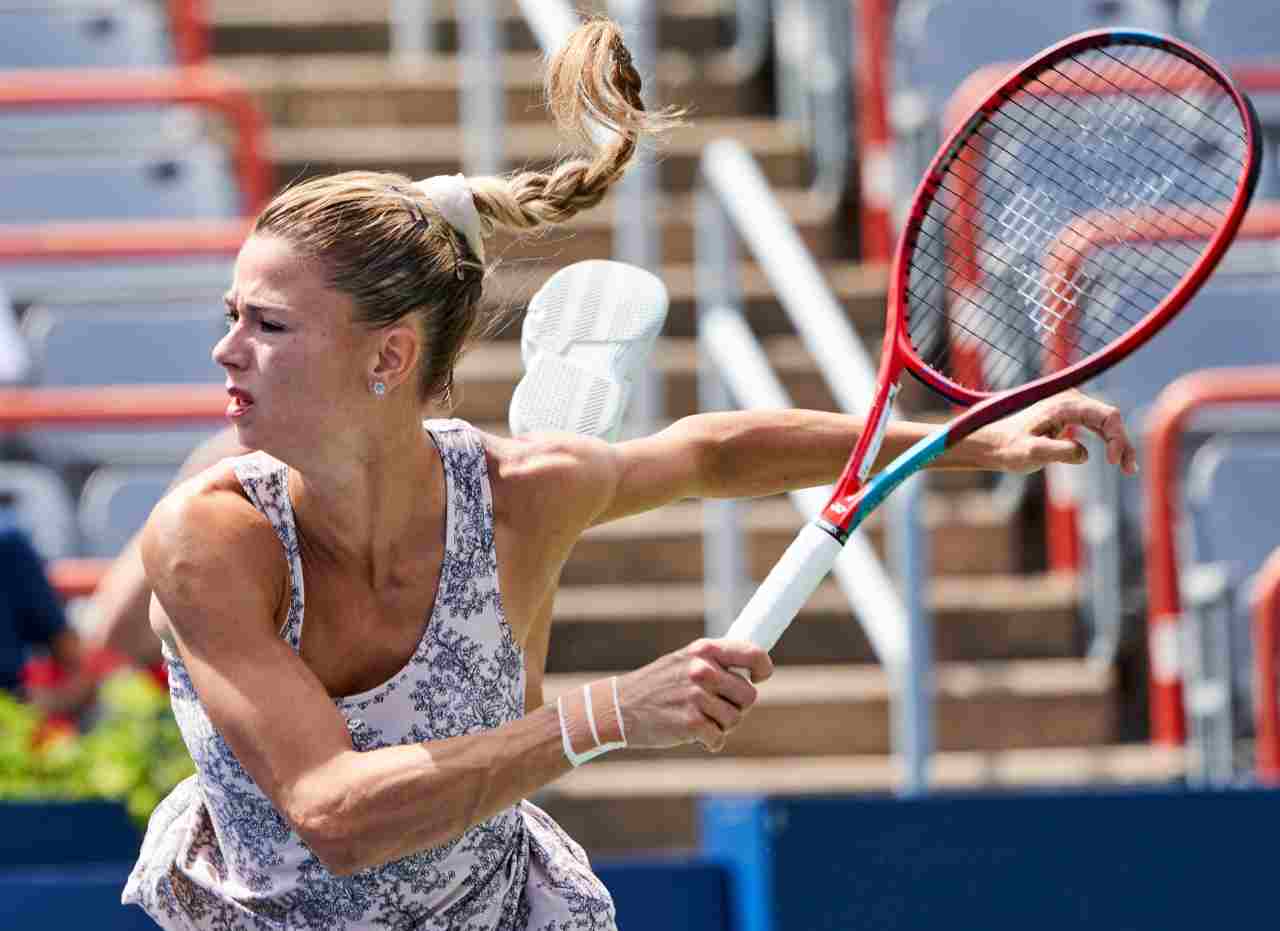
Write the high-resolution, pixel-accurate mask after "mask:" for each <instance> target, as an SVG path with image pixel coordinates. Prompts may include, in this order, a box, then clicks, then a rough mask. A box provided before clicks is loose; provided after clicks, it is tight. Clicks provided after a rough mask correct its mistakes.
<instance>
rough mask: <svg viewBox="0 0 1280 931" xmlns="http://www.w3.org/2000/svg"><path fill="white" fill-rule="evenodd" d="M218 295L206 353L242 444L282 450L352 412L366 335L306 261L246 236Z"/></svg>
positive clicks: (276, 243)
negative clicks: (220, 376)
mask: <svg viewBox="0 0 1280 931" xmlns="http://www.w3.org/2000/svg"><path fill="white" fill-rule="evenodd" d="M226 304H227V307H226V311H227V333H226V335H225V336H223V337H222V339H220V340H219V341H218V342H217V344H216V345H215V346H214V347H213V360H214V361H215V362H216V363H218V364H219V365H220V366H222V368H223V369H224V370H225V371H226V373H227V380H226V385H227V394H228V401H229V403H228V405H227V417H228V418H229V419H230V421H231V423H232V424H233V425H234V426H235V427H236V435H237V437H238V439H239V440H240V442H241V443H242V444H243V445H244V446H246V447H249V448H251V449H266V450H268V451H269V452H273V453H275V454H277V455H280V456H281V457H287V456H289V455H290V454H291V453H292V452H293V451H296V450H299V449H306V448H314V446H315V445H316V440H317V438H319V437H325V436H329V435H331V434H332V432H333V424H334V423H335V420H334V418H335V417H341V416H343V415H344V414H345V415H348V416H355V415H356V414H357V413H358V409H359V408H360V407H361V404H362V402H365V401H366V396H367V395H368V394H369V384H368V380H369V378H368V372H369V369H370V365H371V360H372V359H373V358H374V353H375V350H374V348H373V347H374V342H373V339H374V335H373V333H372V332H371V331H370V330H369V329H368V328H366V327H362V326H360V325H359V324H357V323H356V322H355V304H354V302H353V301H352V299H351V298H350V297H349V296H348V295H345V294H342V293H341V292H339V291H336V290H334V289H332V288H330V287H329V286H328V285H327V284H326V283H325V280H324V277H323V276H322V274H321V272H320V269H319V268H318V267H317V266H316V263H315V262H314V261H311V260H308V259H306V258H304V257H302V256H300V255H299V254H298V253H297V252H296V251H295V250H294V248H293V246H291V245H290V244H289V243H288V242H286V241H285V240H283V239H280V238H277V237H273V236H251V237H249V239H248V241H247V242H246V243H245V244H244V246H243V247H242V248H241V249H240V255H239V256H238V257H237V259H236V270H235V280H234V282H233V284H232V287H231V290H230V291H229V292H228V293H227V295H226ZM347 422H348V423H350V422H358V421H351V420H348V421H347Z"/></svg>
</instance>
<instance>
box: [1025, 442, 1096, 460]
mask: <svg viewBox="0 0 1280 931" xmlns="http://www.w3.org/2000/svg"><path fill="white" fill-rule="evenodd" d="M1036 451H1037V457H1036V458H1037V459H1038V460H1040V461H1041V462H1043V463H1049V462H1065V463H1067V464H1069V465H1080V464H1081V463H1084V462H1088V461H1089V450H1088V449H1086V448H1085V446H1084V444H1083V443H1077V442H1076V441H1075V440H1050V439H1045V440H1041V441H1040V442H1039V443H1037V444H1036Z"/></svg>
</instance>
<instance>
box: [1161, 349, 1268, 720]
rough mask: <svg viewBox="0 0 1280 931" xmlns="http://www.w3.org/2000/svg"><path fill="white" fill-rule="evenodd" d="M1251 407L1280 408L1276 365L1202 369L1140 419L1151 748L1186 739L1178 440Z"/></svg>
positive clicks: (1171, 387)
mask: <svg viewBox="0 0 1280 931" xmlns="http://www.w3.org/2000/svg"><path fill="white" fill-rule="evenodd" d="M1253 404H1272V405H1274V404H1280V367H1271V366H1257V367H1249V368H1235V369H1205V370H1203V371H1199V372H1193V373H1191V374H1190V375H1184V376H1183V377H1182V378H1179V379H1178V380H1177V381H1175V382H1174V383H1173V384H1171V385H1169V387H1167V388H1166V389H1165V390H1164V391H1162V392H1161V393H1160V395H1159V397H1158V398H1157V399H1156V403H1155V405H1154V406H1153V407H1152V411H1151V415H1150V417H1149V418H1148V421H1147V431H1146V437H1145V446H1146V448H1145V456H1144V458H1145V460H1146V461H1145V464H1144V472H1145V476H1146V483H1145V491H1146V495H1147V502H1148V514H1147V524H1148V533H1147V541H1146V543H1147V553H1146V561H1147V645H1148V649H1149V651H1150V658H1151V672H1150V687H1151V698H1150V715H1151V737H1152V740H1154V741H1155V742H1157V743H1162V744H1180V743H1182V742H1183V741H1184V740H1185V739H1186V716H1185V708H1184V706H1183V696H1182V669H1181V661H1180V656H1179V641H1178V637H1179V633H1178V631H1179V627H1180V623H1179V618H1180V613H1181V596H1180V593H1179V591H1178V551H1177V545H1178V534H1177V527H1178V505H1179V502H1180V501H1181V500H1182V498H1181V475H1180V473H1179V469H1180V465H1181V459H1180V452H1181V446H1182V438H1183V435H1184V434H1185V433H1186V431H1187V428H1188V425H1189V424H1190V422H1191V420H1192V418H1193V417H1194V415H1195V414H1197V413H1198V412H1201V411H1204V410H1206V409H1208V408H1212V407H1224V406H1240V405H1253Z"/></svg>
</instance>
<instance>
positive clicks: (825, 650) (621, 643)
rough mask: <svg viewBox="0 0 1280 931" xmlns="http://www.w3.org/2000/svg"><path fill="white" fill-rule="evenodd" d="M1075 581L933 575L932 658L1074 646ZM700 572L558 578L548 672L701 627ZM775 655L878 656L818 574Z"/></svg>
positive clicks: (1060, 652) (637, 651)
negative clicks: (601, 579)
mask: <svg viewBox="0 0 1280 931" xmlns="http://www.w3.org/2000/svg"><path fill="white" fill-rule="evenodd" d="M1077 599H1078V586H1077V584H1076V582H1075V580H1074V578H1072V577H1070V576H1067V575H1065V574H1061V575H1019V574H1010V575H991V574H989V575H981V576H955V575H952V576H935V577H934V578H933V579H932V581H931V582H930V584H929V590H928V606H929V610H930V611H931V613H932V621H933V650H934V657H935V659H936V660H938V661H939V662H957V661H959V662H976V661H979V660H994V659H1032V658H1036V659H1048V658H1053V657H1060V656H1065V655H1069V654H1071V653H1072V652H1074V650H1075V647H1076V639H1077V637H1078V632H1077V626H1078V624H1077V621H1076V607H1077ZM705 608H706V601H705V597H704V592H703V588H702V584H701V583H700V582H672V581H664V582H661V583H648V584H635V583H631V584H618V585H605V584H579V585H565V586H563V587H562V588H561V589H560V592H559V594H558V595H557V596H556V606H555V621H554V632H553V634H552V637H551V649H550V653H549V655H548V657H547V670H548V671H549V672H552V673H561V672H585V671H606V670H617V669H632V668H638V667H640V666H642V665H644V664H645V663H648V662H651V661H652V660H653V659H655V658H656V657H658V656H660V655H662V654H664V653H667V652H670V651H672V650H677V649H680V648H681V647H683V646H685V645H687V644H689V643H690V642H692V641H693V640H696V639H697V638H699V637H701V636H703V632H704V629H705V615H704V612H705ZM772 655H773V658H774V661H775V662H777V663H779V664H781V665H787V666H791V665H802V664H814V665H817V664H829V663H833V662H840V663H868V662H874V661H875V656H874V654H873V652H872V650H871V647H870V644H869V643H868V641H867V638H866V635H865V634H864V633H863V630H862V626H861V625H860V624H859V623H858V621H857V619H856V618H855V617H854V615H853V612H852V608H850V606H849V601H848V599H847V598H846V597H845V596H844V594H843V592H841V591H840V589H839V588H838V587H837V586H836V584H835V582H834V581H831V580H828V581H826V582H824V583H823V584H822V585H821V586H820V587H819V588H818V590H817V591H816V592H815V593H814V594H813V596H812V597H811V598H810V599H809V601H808V602H807V603H806V604H805V607H804V608H803V609H801V611H800V615H799V617H798V618H797V620H796V622H795V623H794V624H792V625H791V627H790V628H789V629H788V630H787V634H786V636H785V637H783V638H782V639H781V640H780V641H779V642H778V644H777V646H775V647H774V649H773V652H772Z"/></svg>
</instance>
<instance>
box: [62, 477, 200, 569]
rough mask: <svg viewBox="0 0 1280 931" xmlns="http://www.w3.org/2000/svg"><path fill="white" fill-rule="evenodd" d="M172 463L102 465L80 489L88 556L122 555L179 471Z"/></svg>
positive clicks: (80, 519) (80, 507) (82, 526)
mask: <svg viewBox="0 0 1280 931" xmlns="http://www.w3.org/2000/svg"><path fill="white" fill-rule="evenodd" d="M177 471H178V467H177V466H176V465H172V466H159V465H157V466H145V465H144V466H100V467H99V468H97V469H94V470H93V472H92V473H91V474H90V475H89V478H88V480H87V481H86V482H85V484H84V488H83V489H82V490H81V492H80V504H79V507H78V508H77V512H78V516H79V523H80V537H81V539H82V540H83V541H84V544H83V548H84V555H86V556H101V557H104V558H110V557H114V556H116V555H118V554H119V553H120V551H121V550H122V549H124V545H125V544H126V543H127V542H128V541H129V539H130V538H131V537H132V536H133V535H134V534H135V533H136V532H137V531H138V530H140V529H141V528H142V525H143V524H144V523H146V520H147V517H148V516H150V514H151V509H152V508H154V507H155V506H156V502H157V501H159V500H160V499H161V498H162V497H164V493H165V490H166V489H167V488H168V487H169V484H170V483H171V482H172V481H173V477H174V475H175V474H177Z"/></svg>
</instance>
